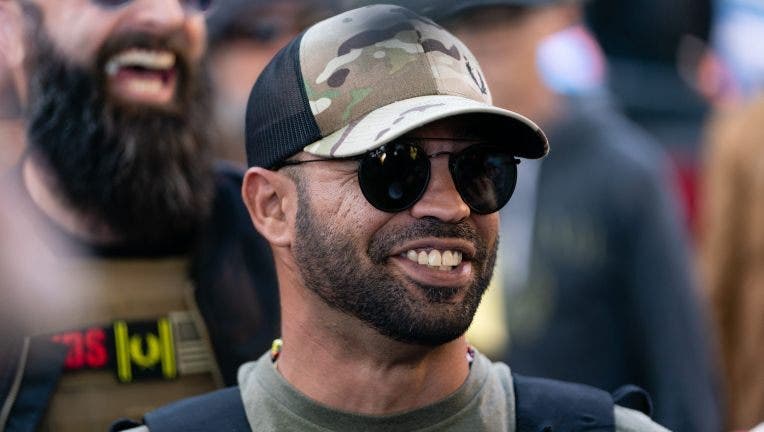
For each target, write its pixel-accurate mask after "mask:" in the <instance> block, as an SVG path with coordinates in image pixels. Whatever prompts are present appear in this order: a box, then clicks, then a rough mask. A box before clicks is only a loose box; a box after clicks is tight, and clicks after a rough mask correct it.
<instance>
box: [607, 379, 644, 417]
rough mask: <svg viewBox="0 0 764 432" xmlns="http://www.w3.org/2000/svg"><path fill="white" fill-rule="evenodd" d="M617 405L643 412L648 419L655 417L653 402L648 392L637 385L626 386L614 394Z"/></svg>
mask: <svg viewBox="0 0 764 432" xmlns="http://www.w3.org/2000/svg"><path fill="white" fill-rule="evenodd" d="M613 401H614V402H615V403H616V405H620V406H622V407H625V408H631V409H633V410H637V411H641V412H642V413H643V414H645V415H646V416H648V417H652V416H653V401H652V400H651V399H650V395H649V394H647V392H646V391H644V390H642V389H641V388H639V387H637V386H635V385H625V386H623V387H620V388H619V389H618V390H616V391H614V392H613Z"/></svg>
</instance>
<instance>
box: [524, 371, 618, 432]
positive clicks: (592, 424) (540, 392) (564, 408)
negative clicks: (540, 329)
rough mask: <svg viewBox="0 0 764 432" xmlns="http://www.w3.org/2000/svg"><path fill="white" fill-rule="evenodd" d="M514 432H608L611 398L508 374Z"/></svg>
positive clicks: (580, 387)
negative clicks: (515, 417) (511, 396)
mask: <svg viewBox="0 0 764 432" xmlns="http://www.w3.org/2000/svg"><path fill="white" fill-rule="evenodd" d="M512 378H513V381H514V388H515V408H516V410H517V413H516V415H517V432H584V431H585V432H606V431H607V432H612V431H614V430H615V419H614V417H613V416H614V415H613V398H612V396H610V394H609V393H607V392H606V391H603V390H599V389H597V388H594V387H589V386H585V385H582V384H572V383H566V382H561V381H554V380H548V379H543V378H532V377H526V376H523V375H517V374H512Z"/></svg>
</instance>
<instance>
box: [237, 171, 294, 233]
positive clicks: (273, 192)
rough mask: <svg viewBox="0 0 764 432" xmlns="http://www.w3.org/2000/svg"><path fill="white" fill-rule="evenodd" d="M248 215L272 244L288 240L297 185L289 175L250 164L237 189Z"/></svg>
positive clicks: (292, 227) (292, 220)
mask: <svg viewBox="0 0 764 432" xmlns="http://www.w3.org/2000/svg"><path fill="white" fill-rule="evenodd" d="M241 194H242V198H243V199H244V204H246V206H247V210H249V217H250V218H251V219H252V223H253V224H254V225H255V228H256V229H257V230H258V231H259V232H260V234H262V235H263V237H265V238H266V239H267V240H268V241H269V242H270V243H271V245H272V246H289V245H290V244H291V243H292V239H293V238H294V237H293V230H294V218H295V214H296V208H297V188H296V186H295V184H294V181H293V180H292V179H290V178H289V177H287V176H285V175H282V174H279V173H278V172H275V171H271V170H268V169H265V168H260V167H255V168H250V169H249V170H248V171H247V174H246V175H245V176H244V183H243V185H242V190H241Z"/></svg>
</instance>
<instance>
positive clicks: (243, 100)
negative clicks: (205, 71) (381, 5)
mask: <svg viewBox="0 0 764 432" xmlns="http://www.w3.org/2000/svg"><path fill="white" fill-rule="evenodd" d="M336 3H337V1H334V0H220V4H219V6H218V7H216V8H215V10H214V11H213V12H212V13H211V14H210V16H209V17H208V19H207V28H208V40H209V61H210V77H211V81H212V87H213V96H214V99H213V114H214V119H215V122H216V123H217V126H218V131H217V132H218V137H216V139H215V145H214V147H213V148H214V151H215V154H216V156H218V157H220V158H223V159H228V160H231V161H235V162H239V163H242V164H244V163H245V162H246V157H245V154H244V111H245V109H246V106H247V97H248V96H249V90H250V89H251V88H252V84H254V82H255V80H257V77H258V76H259V75H260V72H261V71H262V70H263V68H265V65H267V64H268V62H269V61H270V60H271V58H272V57H273V56H274V55H275V54H276V53H277V52H278V51H279V50H280V49H281V48H282V47H283V46H284V45H286V43H287V42H288V41H289V40H291V39H292V38H293V37H294V36H296V35H297V34H298V33H300V32H301V31H303V30H304V29H306V28H307V27H309V26H310V25H312V24H314V23H316V22H318V21H320V20H322V19H324V18H326V17H328V16H330V15H332V14H333V13H334V12H336V11H337V5H336Z"/></svg>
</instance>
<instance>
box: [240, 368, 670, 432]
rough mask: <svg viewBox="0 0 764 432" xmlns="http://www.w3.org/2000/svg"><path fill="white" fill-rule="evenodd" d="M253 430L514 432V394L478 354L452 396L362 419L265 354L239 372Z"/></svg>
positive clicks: (622, 427) (631, 425) (621, 421)
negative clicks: (320, 396)
mask: <svg viewBox="0 0 764 432" xmlns="http://www.w3.org/2000/svg"><path fill="white" fill-rule="evenodd" d="M239 386H240V387H241V392H242V398H243V400H244V407H245V409H246V412H247V418H248V419H249V422H250V426H251V427H252V430H255V431H258V432H261V431H265V432H267V431H280V432H283V431H287V432H288V431H295V432H313V431H322V432H326V431H343V432H345V431H363V432H376V431H379V432H389V431H470V432H475V431H504V432H514V431H515V395H514V389H513V385H512V375H511V374H510V370H509V367H507V365H505V364H503V363H491V361H490V360H488V358H486V357H485V356H483V355H482V354H480V353H476V357H475V362H474V363H473V365H472V369H471V371H470V375H469V377H468V378H467V381H466V382H465V383H464V384H463V385H462V387H461V388H460V389H459V390H458V391H457V392H456V393H454V394H453V395H451V396H449V397H448V398H446V399H445V400H443V401H440V402H437V403H435V404H433V405H430V406H427V407H424V408H420V409H417V410H414V411H409V412H405V413H401V414H396V415H388V416H364V415H357V414H351V413H345V412H340V411H336V410H333V409H331V408H328V407H326V406H323V405H320V404H318V403H316V402H314V401H312V400H310V399H308V398H307V397H306V396H304V395H302V394H301V393H300V392H299V391H297V390H296V389H295V388H293V387H292V386H291V385H290V384H289V383H287V382H286V380H284V378H283V377H282V376H281V375H280V374H279V373H278V371H277V370H276V367H275V366H274V365H273V363H272V362H271V360H270V355H269V354H266V355H264V356H262V357H261V358H260V359H259V360H257V361H255V362H250V363H247V364H245V365H243V366H242V367H241V369H239ZM635 430H639V431H641V432H652V431H655V432H664V431H666V429H664V428H662V427H660V426H657V425H656V424H655V423H653V422H651V421H650V420H649V419H648V418H647V417H646V416H644V415H642V414H640V413H637V412H635V411H632V410H629V409H626V408H622V407H616V431H617V432H630V431H635Z"/></svg>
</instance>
